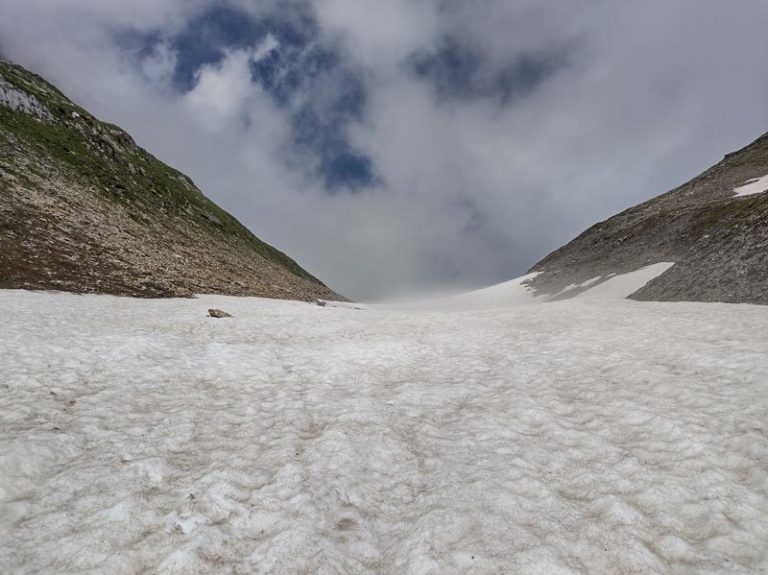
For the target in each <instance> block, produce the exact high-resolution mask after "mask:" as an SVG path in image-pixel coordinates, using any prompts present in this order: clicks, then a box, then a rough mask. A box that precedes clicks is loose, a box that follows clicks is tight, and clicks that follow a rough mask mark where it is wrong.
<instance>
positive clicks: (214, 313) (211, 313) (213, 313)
mask: <svg viewBox="0 0 768 575" xmlns="http://www.w3.org/2000/svg"><path fill="white" fill-rule="evenodd" d="M208 315H209V316H211V317H215V318H218V319H221V318H223V317H232V315H231V314H228V313H227V312H225V311H221V310H220V309H209V310H208Z"/></svg>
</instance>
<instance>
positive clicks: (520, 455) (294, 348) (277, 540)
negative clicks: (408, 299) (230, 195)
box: [0, 284, 768, 575]
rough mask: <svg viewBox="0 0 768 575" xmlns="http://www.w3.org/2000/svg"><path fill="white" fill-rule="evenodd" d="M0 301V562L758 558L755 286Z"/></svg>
mask: <svg viewBox="0 0 768 575" xmlns="http://www.w3.org/2000/svg"><path fill="white" fill-rule="evenodd" d="M603 285H605V284H603ZM597 287H599V286H597ZM0 305H1V306H2V309H3V310H5V314H4V318H3V321H2V322H0V573H3V574H21V573H24V574H31V573H45V574H48V573H56V574H59V573H99V574H102V573H106V574H139V573H147V574H150V573H151V574H157V575H161V574H170V573H179V574H195V573H222V574H225V573H226V574H233V573H243V574H245V573H248V574H251V573H254V574H259V573H262V574H267V573H272V574H283V573H285V574H299V573H312V574H330V573H351V574H393V575H394V574H398V575H399V574H435V575H437V574H440V575H442V574H454V573H455V574H459V573H461V574H488V573H505V574H507V573H512V574H514V573H519V574H547V575H550V574H578V573H595V574H606V573H609V574H610V573H691V574H692V573H696V574H701V573H729V574H744V573H765V572H766V570H768V545H766V542H768V378H766V373H768V354H766V351H768V308H766V307H759V306H750V305H725V304H687V303H674V304H668V303H645V302H632V301H626V300H617V299H610V298H602V299H601V298H596V297H595V298H581V299H580V298H577V299H572V300H567V301H562V302H553V303H548V304H545V305H522V306H512V305H511V306H508V307H506V308H497V309H494V310H486V311H483V310H479V311H478V310H475V311H423V310H422V311H414V310H411V311H407V312H406V311H398V310H393V309H386V308H380V307H371V308H369V309H364V310H358V309H354V307H352V308H350V307H331V306H328V307H324V308H323V307H318V306H316V305H314V304H305V303H298V302H281V301H270V300H262V299H246V298H243V299H238V298H225V297H213V296H205V297H201V298H199V299H190V300H183V299H177V300H161V301H157V300H152V301H145V300H135V299H126V298H114V297H108V296H76V295H69V294H45V293H32V292H24V291H0ZM211 307H217V308H221V309H224V310H226V311H228V312H230V313H232V314H233V315H234V317H233V318H231V319H222V320H217V319H211V318H208V317H206V312H207V309H208V308H211Z"/></svg>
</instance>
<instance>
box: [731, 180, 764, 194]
mask: <svg viewBox="0 0 768 575" xmlns="http://www.w3.org/2000/svg"><path fill="white" fill-rule="evenodd" d="M733 191H734V192H736V197H741V196H752V195H754V194H762V193H763V192H768V176H763V177H762V178H755V179H754V180H750V181H748V182H747V183H746V184H744V185H743V186H740V187H738V188H736V189H735V190H733Z"/></svg>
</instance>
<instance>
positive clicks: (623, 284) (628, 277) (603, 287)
mask: <svg viewBox="0 0 768 575" xmlns="http://www.w3.org/2000/svg"><path fill="white" fill-rule="evenodd" d="M673 265H675V264H674V262H661V263H658V264H653V265H651V266H647V267H644V268H641V269H639V270H635V271H633V272H629V273H626V274H620V275H616V276H613V277H611V278H609V279H607V280H605V281H604V282H601V283H599V284H597V285H596V286H594V287H591V288H589V289H588V290H587V291H585V292H582V293H580V294H578V295H577V296H576V298H577V299H602V300H616V299H626V298H628V297H629V296H630V295H632V294H633V293H635V292H636V291H637V290H639V289H641V288H642V287H644V286H645V285H646V284H647V283H648V282H650V281H651V280H653V279H656V278H657V277H659V276H660V275H661V274H663V273H664V272H666V271H667V270H668V269H669V268H671V267H672V266H673Z"/></svg>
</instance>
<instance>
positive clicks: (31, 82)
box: [0, 61, 340, 299]
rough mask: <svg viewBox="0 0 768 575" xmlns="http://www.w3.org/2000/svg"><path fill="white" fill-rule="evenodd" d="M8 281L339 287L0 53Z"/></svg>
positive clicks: (288, 292) (192, 287) (188, 290)
mask: <svg viewBox="0 0 768 575" xmlns="http://www.w3.org/2000/svg"><path fill="white" fill-rule="evenodd" d="M0 199H2V201H1V202H0V270H2V273H0V288H26V289H59V290H64V291H74V292H84V293H112V294H126V295H134V296H148V297H154V296H175V295H190V294H193V293H222V294H232V295H256V296H266V297H275V298H285V299H312V298H317V297H322V298H332V299H339V297H340V296H338V295H337V294H335V293H333V292H332V291H331V290H330V289H328V288H327V287H326V286H325V285H324V284H323V283H322V282H320V281H319V280H318V279H317V278H315V277H313V276H312V275H310V274H309V273H307V272H306V271H305V270H304V269H302V268H301V267H300V266H299V265H298V264H297V263H296V262H295V261H293V260H292V259H291V258H289V257H288V256H286V255H285V254H284V253H282V252H280V251H279V250H277V249H275V248H273V247H272V246H270V245H268V244H266V243H264V242H262V241H261V240H259V239H258V238H256V237H255V236H254V235H253V234H252V233H251V232H249V231H248V230H247V229H246V228H245V227H244V226H243V225H242V224H240V223H239V222H238V221H237V220H236V219H235V218H233V217H232V216H231V215H229V214H228V213H226V212H225V211H224V210H222V209H221V208H219V207H218V206H217V205H216V204H214V203H213V202H211V201H210V200H209V199H208V198H206V197H205V196H204V195H203V193H202V192H201V191H200V190H199V189H198V188H197V187H196V186H195V184H194V183H193V182H192V180H190V179H189V178H188V177H187V176H185V175H184V174H182V173H180V172H178V171H176V170H174V169H173V168H171V167H169V166H167V165H165V164H163V163H162V162H160V161H159V160H157V159H156V158H154V157H153V156H152V155H150V154H149V153H148V152H146V151H145V150H143V149H142V148H140V147H139V146H137V145H136V144H135V143H134V141H133V139H132V138H131V137H130V136H129V135H128V134H127V133H125V132H124V131H123V130H121V129H120V128H118V127H116V126H113V125H111V124H107V123H105V122H101V121H99V120H98V119H96V118H95V117H94V116H92V115H91V114H89V113H88V112H87V111H86V110H83V109H82V108H80V107H78V106H77V105H75V104H74V103H72V102H71V101H70V100H68V99H67V98H66V97H65V96H64V95H63V94H62V93H61V92H59V91H58V90H57V89H56V88H55V87H53V86H52V85H50V84H49V83H47V82H46V81H45V80H43V79H42V78H40V77H39V76H36V75H34V74H32V73H30V72H28V71H27V70H25V69H23V68H21V67H20V66H16V65H13V64H10V63H7V62H2V61H0Z"/></svg>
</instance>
